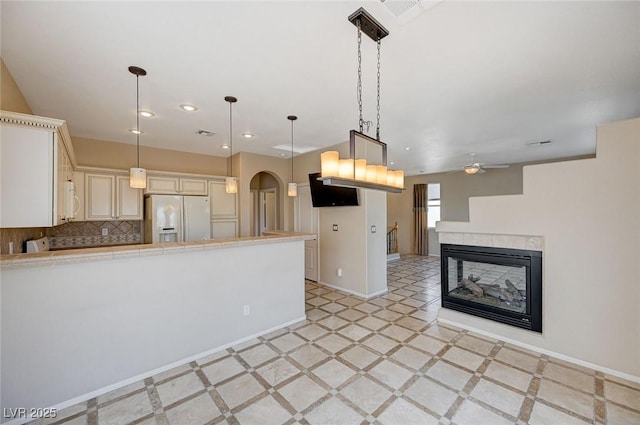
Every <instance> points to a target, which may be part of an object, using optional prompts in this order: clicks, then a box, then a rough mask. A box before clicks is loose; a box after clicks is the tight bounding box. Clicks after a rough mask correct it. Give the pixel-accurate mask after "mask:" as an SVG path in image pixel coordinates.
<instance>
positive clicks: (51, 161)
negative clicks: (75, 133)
mask: <svg viewBox="0 0 640 425" xmlns="http://www.w3.org/2000/svg"><path fill="white" fill-rule="evenodd" d="M74 166H75V156H74V153H73V147H72V146H71V138H70V137H69V132H68V130H67V125H66V123H65V122H64V121H62V120H56V119H52V118H44V117H39V116H35V115H28V114H19V113H15V112H7V111H0V196H1V202H0V227H2V228H11V227H51V226H57V225H59V224H63V223H65V222H66V221H68V220H70V219H72V218H73V215H74V214H73V211H74V208H73V202H74V201H73V184H65V183H68V182H71V181H72V180H73V168H74Z"/></svg>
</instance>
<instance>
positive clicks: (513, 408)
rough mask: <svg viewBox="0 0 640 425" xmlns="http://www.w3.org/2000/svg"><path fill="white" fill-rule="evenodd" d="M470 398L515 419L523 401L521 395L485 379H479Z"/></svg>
mask: <svg viewBox="0 0 640 425" xmlns="http://www.w3.org/2000/svg"><path fill="white" fill-rule="evenodd" d="M471 396H473V397H475V398H476V399H478V400H480V401H483V402H485V403H487V404H488V405H489V406H492V407H495V408H496V409H499V410H502V411H503V412H505V413H508V414H509V415H511V416H513V417H516V418H517V417H518V413H519V412H520V408H521V407H522V403H523V401H524V396H523V395H521V394H518V393H515V392H513V391H511V390H508V389H506V388H504V387H501V386H500V385H496V384H494V383H492V382H489V381H487V380H485V379H481V380H480V382H478V384H477V385H476V386H475V387H474V388H473V391H471Z"/></svg>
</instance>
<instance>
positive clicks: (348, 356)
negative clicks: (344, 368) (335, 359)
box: [340, 346, 379, 369]
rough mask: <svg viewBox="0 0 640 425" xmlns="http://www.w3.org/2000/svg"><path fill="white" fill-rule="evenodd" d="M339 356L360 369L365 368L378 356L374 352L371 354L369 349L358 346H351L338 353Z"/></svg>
mask: <svg viewBox="0 0 640 425" xmlns="http://www.w3.org/2000/svg"><path fill="white" fill-rule="evenodd" d="M340 357H342V358H343V359H345V360H347V361H348V362H349V363H351V364H353V365H354V366H356V367H358V368H360V369H365V368H366V367H367V366H369V365H370V364H371V363H373V362H374V361H376V360H378V359H379V356H377V355H376V354H373V353H372V352H371V351H369V350H366V349H364V348H362V347H358V346H356V347H353V348H351V349H349V350H347V351H345V352H344V353H342V354H340Z"/></svg>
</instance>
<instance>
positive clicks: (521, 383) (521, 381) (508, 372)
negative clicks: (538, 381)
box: [484, 361, 533, 392]
mask: <svg viewBox="0 0 640 425" xmlns="http://www.w3.org/2000/svg"><path fill="white" fill-rule="evenodd" d="M484 375H485V376H487V377H490V378H493V379H495V380H496V381H500V382H503V383H505V384H507V385H510V386H512V387H513V388H516V389H518V390H520V391H523V392H527V390H528V389H529V384H530V383H531V380H532V379H533V375H531V374H528V373H525V372H522V371H520V370H517V369H514V368H512V367H510V366H507V365H504V364H502V363H499V362H495V361H493V362H491V363H490V364H489V366H488V367H487V370H486V371H485V372H484Z"/></svg>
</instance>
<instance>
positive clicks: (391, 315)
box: [374, 310, 402, 322]
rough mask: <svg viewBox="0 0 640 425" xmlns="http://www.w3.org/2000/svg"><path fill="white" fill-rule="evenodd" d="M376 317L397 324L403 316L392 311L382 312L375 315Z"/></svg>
mask: <svg viewBox="0 0 640 425" xmlns="http://www.w3.org/2000/svg"><path fill="white" fill-rule="evenodd" d="M374 316H375V317H378V318H380V319H382V320H384V321H387V322H395V321H396V320H398V319H400V318H401V317H402V314H400V313H396V312H395V311H391V310H380V311H378V312H376V313H374Z"/></svg>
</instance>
